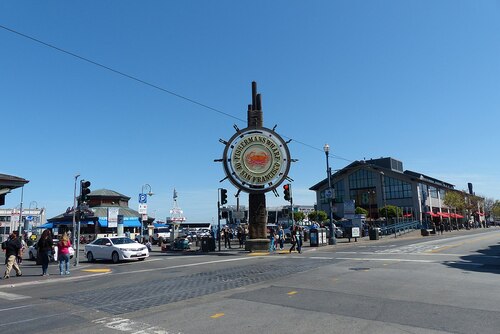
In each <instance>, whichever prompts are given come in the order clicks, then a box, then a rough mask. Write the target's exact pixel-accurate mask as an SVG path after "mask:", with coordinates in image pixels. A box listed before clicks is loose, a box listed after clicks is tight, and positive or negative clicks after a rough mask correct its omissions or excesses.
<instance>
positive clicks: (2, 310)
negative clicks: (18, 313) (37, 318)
mask: <svg viewBox="0 0 500 334" xmlns="http://www.w3.org/2000/svg"><path fill="white" fill-rule="evenodd" d="M34 306H36V305H23V306H16V307H9V308H2V309H0V312H4V311H11V310H17V309H20V308H26V307H34Z"/></svg>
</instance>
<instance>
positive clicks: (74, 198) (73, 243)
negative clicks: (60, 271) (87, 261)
mask: <svg viewBox="0 0 500 334" xmlns="http://www.w3.org/2000/svg"><path fill="white" fill-rule="evenodd" d="M79 177H80V174H76V175H75V186H74V188H73V232H72V233H71V235H72V236H73V242H72V245H73V247H75V245H76V241H77V240H76V180H77V179H78V178H79ZM78 241H79V240H78ZM76 263H77V262H76V257H75V266H76Z"/></svg>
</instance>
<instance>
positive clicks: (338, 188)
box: [319, 180, 344, 204]
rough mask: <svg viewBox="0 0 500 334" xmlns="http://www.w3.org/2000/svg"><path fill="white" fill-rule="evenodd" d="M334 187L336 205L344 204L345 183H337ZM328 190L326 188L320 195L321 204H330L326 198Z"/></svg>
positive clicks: (341, 181)
mask: <svg viewBox="0 0 500 334" xmlns="http://www.w3.org/2000/svg"><path fill="white" fill-rule="evenodd" d="M332 187H333V192H334V196H335V198H334V199H333V202H334V203H343V202H344V181H343V180H340V181H338V182H337V183H335V184H333V185H332ZM327 189H328V188H325V190H323V191H322V192H320V193H319V202H320V203H321V204H327V203H328V198H326V196H325V191H326V190H327Z"/></svg>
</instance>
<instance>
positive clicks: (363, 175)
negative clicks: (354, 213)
mask: <svg viewBox="0 0 500 334" xmlns="http://www.w3.org/2000/svg"><path fill="white" fill-rule="evenodd" d="M374 186H375V185H374V182H373V172H371V171H368V170H366V169H360V170H358V171H356V172H354V173H352V174H351V175H349V189H361V188H372V187H374Z"/></svg>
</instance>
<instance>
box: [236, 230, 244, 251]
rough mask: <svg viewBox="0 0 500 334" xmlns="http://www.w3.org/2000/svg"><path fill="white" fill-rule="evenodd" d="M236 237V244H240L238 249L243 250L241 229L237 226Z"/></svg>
mask: <svg viewBox="0 0 500 334" xmlns="http://www.w3.org/2000/svg"><path fill="white" fill-rule="evenodd" d="M236 233H237V234H236V236H237V237H238V242H239V244H240V248H243V228H242V227H241V226H238V231H237V232H236Z"/></svg>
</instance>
